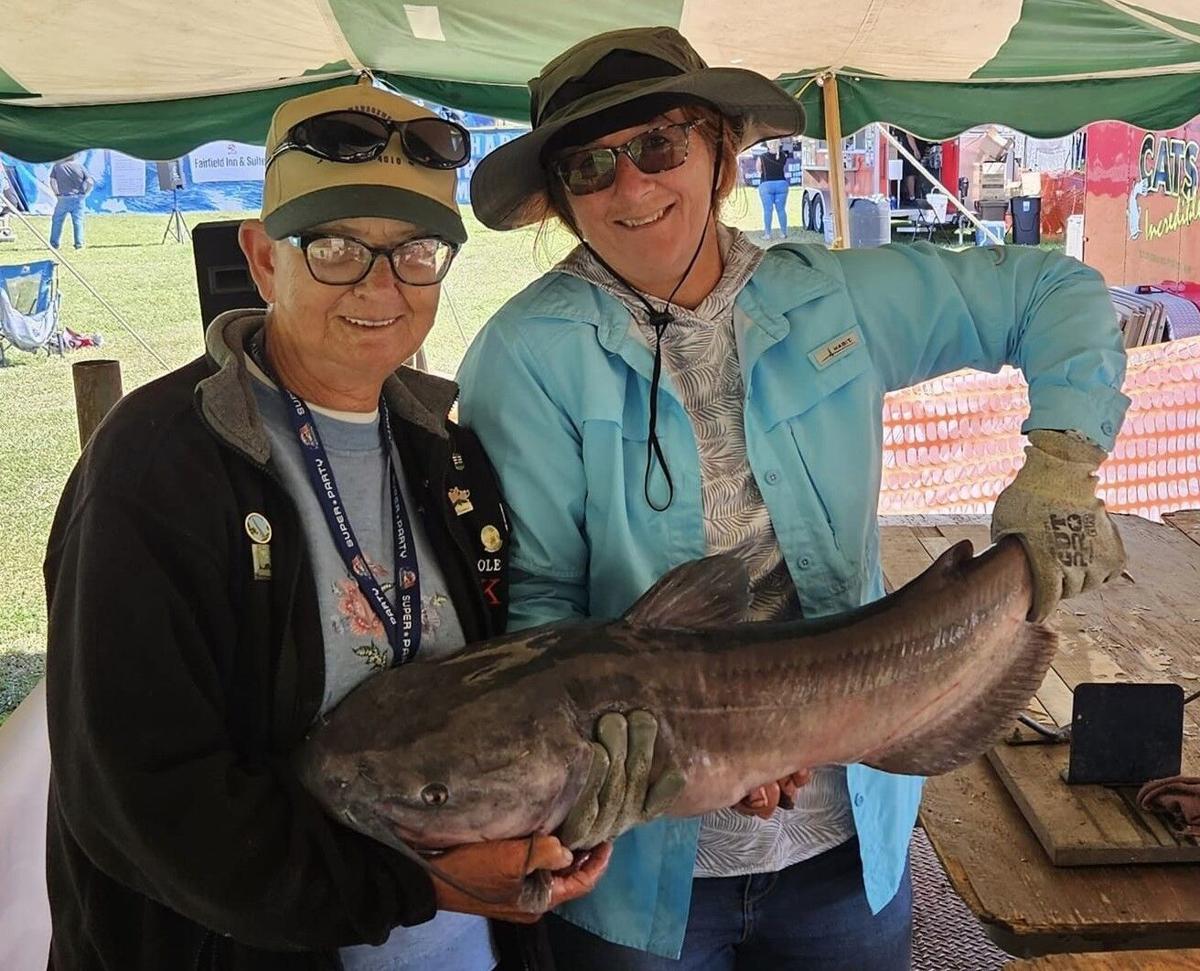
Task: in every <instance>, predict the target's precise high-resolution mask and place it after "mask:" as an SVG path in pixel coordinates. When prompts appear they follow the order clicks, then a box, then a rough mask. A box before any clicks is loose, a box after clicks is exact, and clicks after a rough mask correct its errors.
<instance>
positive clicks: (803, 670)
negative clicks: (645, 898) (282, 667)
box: [297, 537, 1056, 849]
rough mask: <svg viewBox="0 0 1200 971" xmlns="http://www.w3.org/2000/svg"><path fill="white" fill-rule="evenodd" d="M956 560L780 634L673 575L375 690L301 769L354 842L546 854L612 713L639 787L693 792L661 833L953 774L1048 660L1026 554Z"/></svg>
mask: <svg viewBox="0 0 1200 971" xmlns="http://www.w3.org/2000/svg"><path fill="white" fill-rule="evenodd" d="M971 552H972V551H971V544H970V543H966V542H964V543H960V544H958V545H957V546H955V547H953V548H952V549H950V550H948V551H947V552H946V553H944V554H943V555H942V556H941V557H940V558H939V559H938V560H937V562H936V563H934V564H933V565H932V566H930V568H929V569H928V570H926V571H925V572H924V573H922V574H921V575H920V576H919V577H917V578H916V579H914V580H913V581H912V582H911V583H909V584H908V585H906V586H905V587H903V588H902V589H900V590H898V591H896V592H895V593H893V594H892V595H890V596H888V597H885V598H884V599H882V600H880V601H877V602H876V603H874V604H869V605H867V606H865V607H861V608H859V609H857V610H854V611H849V612H847V613H843V614H838V615H836V616H831V617H827V618H822V619H819V620H806V621H798V622H789V623H731V622H730V620H729V618H730V617H733V616H741V615H742V611H744V609H745V606H746V604H747V602H748V597H749V594H748V590H747V583H746V578H745V571H744V568H743V567H742V566H741V564H740V562H738V561H737V559H736V557H733V556H729V555H725V556H717V557H709V558H707V559H705V560H698V561H695V562H693V563H690V564H684V565H683V566H681V567H679V568H677V569H676V570H673V571H671V573H669V574H667V576H666V577H664V578H663V579H662V580H661V581H660V582H659V584H657V585H656V586H655V587H654V588H653V589H652V590H651V591H650V592H649V593H647V594H646V595H645V596H644V597H643V598H642V599H641V600H639V601H638V603H637V604H635V605H634V607H633V608H631V610H630V611H629V613H627V614H626V616H625V617H624V618H622V619H621V620H618V621H612V622H596V621H592V622H578V623H561V624H553V625H548V626H546V627H541V628H536V629H534V630H529V631H522V632H520V633H518V634H513V635H509V636H506V637H503V638H498V639H496V640H492V641H487V642H484V643H481V644H477V645H472V646H469V647H467V648H466V649H464V650H463V651H462V652H461V653H459V654H457V655H455V656H453V657H450V658H446V659H443V660H440V661H436V662H428V663H416V664H409V665H405V666H404V667H403V668H395V669H391V670H389V671H387V672H384V673H382V674H380V675H377V676H376V677H374V678H372V679H370V680H368V681H366V682H365V683H364V684H363V685H362V686H360V687H359V688H357V689H356V690H355V691H353V692H351V694H350V695H348V696H347V698H346V699H345V700H344V701H343V702H342V703H341V704H340V705H339V706H338V707H337V708H336V709H335V710H334V711H333V712H331V713H330V715H329V717H328V719H327V721H326V722H325V723H324V724H322V725H319V726H318V727H316V728H315V729H314V731H313V733H312V734H311V736H310V738H309V740H308V741H307V742H306V743H305V745H304V746H303V747H302V748H301V751H300V752H299V753H298V760H297V765H298V769H299V772H300V775H301V778H302V780H303V781H304V782H305V784H306V785H307V787H308V788H309V789H310V791H312V792H313V794H314V795H315V796H316V798H317V799H318V800H319V801H320V802H321V803H322V805H323V806H324V807H325V808H326V810H327V811H329V812H330V813H331V814H332V815H334V816H335V817H337V818H339V819H341V820H343V821H344V822H345V823H346V824H347V825H350V826H352V827H353V828H356V829H358V830H360V831H362V832H364V833H366V834H367V835H370V836H373V837H374V838H376V839H378V840H381V841H382V842H385V843H390V844H393V845H396V844H398V843H406V844H408V845H410V846H417V847H421V848H426V849H435V848H444V847H449V846H455V845H459V844H462V843H469V842H475V841H478V840H484V839H504V838H512V837H521V836H526V835H528V834H530V833H535V832H537V833H550V832H553V831H554V830H555V829H556V828H557V827H558V826H559V825H560V824H561V823H562V821H563V819H564V817H565V816H566V813H567V811H568V810H569V809H570V807H571V806H572V804H573V803H574V801H575V799H576V798H577V797H578V795H579V793H580V791H581V789H582V787H583V785H584V782H585V780H586V777H587V772H588V768H589V767H590V764H591V758H592V754H591V753H592V749H591V746H590V744H589V742H590V741H591V740H592V739H593V738H594V737H595V724H596V721H597V720H598V719H599V717H600V716H601V715H602V714H604V713H606V712H609V711H619V712H629V711H633V710H637V709H644V710H646V711H649V712H652V713H653V714H654V715H655V716H656V717H657V718H658V721H659V737H658V742H657V745H656V747H655V761H654V766H653V767H652V770H651V778H652V779H653V778H657V777H658V776H659V775H661V773H662V772H664V771H666V770H668V769H678V770H679V771H681V772H682V773H683V775H684V778H685V780H686V784H685V786H684V789H683V791H682V792H681V794H680V796H679V797H678V799H677V801H676V802H675V803H674V804H673V805H672V806H671V809H670V815H672V816H694V815H700V814H702V813H705V812H709V811H711V810H714V809H719V808H721V807H725V806H730V805H733V804H734V803H736V802H738V801H739V800H740V799H741V798H742V797H743V796H745V794H746V793H747V792H748V791H749V790H750V789H752V788H753V787H755V786H757V785H760V784H762V783H764V782H766V781H769V780H771V779H777V778H782V777H783V776H785V775H787V774H788V773H791V772H794V771H797V770H800V769H805V768H814V767H817V766H821V765H830V764H839V763H840V764H849V763H854V762H864V763H866V764H869V765H873V766H875V767H877V768H880V769H884V770H886V771H889V772H897V773H904V774H914V775H934V774H938V773H942V772H947V771H950V770H952V769H954V768H957V767H959V766H961V765H964V764H966V763H967V762H969V761H971V760H972V759H974V758H976V757H978V756H979V755H980V754H982V753H983V752H984V751H986V750H987V749H988V748H989V747H990V746H991V744H992V743H993V742H994V741H995V740H997V739H998V738H999V736H1000V735H1002V734H1003V733H1004V731H1005V729H1006V727H1007V726H1008V725H1009V724H1010V723H1011V721H1012V719H1013V718H1014V717H1015V716H1016V714H1017V713H1018V712H1020V711H1021V710H1022V709H1023V708H1024V706H1025V705H1026V704H1027V703H1028V701H1029V699H1030V698H1031V697H1032V696H1033V694H1034V692H1035V691H1036V690H1037V688H1038V686H1039V685H1040V684H1041V682H1042V679H1043V677H1044V676H1045V673H1046V669H1047V668H1048V667H1049V665H1050V661H1051V659H1052V658H1053V656H1054V652H1055V649H1056V642H1055V637H1054V635H1053V634H1052V633H1051V632H1050V631H1048V630H1047V629H1046V628H1044V627H1041V626H1039V625H1035V624H1030V623H1027V622H1026V620H1025V617H1026V615H1027V613H1028V611H1029V609H1030V606H1031V604H1032V600H1033V588H1032V579H1031V576H1030V572H1029V563H1028V560H1027V558H1026V556H1025V552H1024V549H1023V547H1022V545H1021V542H1020V541H1019V540H1018V539H1017V538H1016V537H1008V538H1006V539H1004V540H1001V542H1000V543H999V544H997V545H996V546H993V547H991V548H989V549H988V550H987V551H986V552H984V553H983V554H982V555H980V556H978V557H974V558H972V555H971ZM696 628H701V629H696Z"/></svg>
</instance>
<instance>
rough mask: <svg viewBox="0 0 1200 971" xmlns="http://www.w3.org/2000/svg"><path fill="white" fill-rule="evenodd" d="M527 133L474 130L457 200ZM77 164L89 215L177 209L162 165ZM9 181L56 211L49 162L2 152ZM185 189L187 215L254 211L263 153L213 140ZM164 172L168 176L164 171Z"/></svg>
mask: <svg viewBox="0 0 1200 971" xmlns="http://www.w3.org/2000/svg"><path fill="white" fill-rule="evenodd" d="M523 131H524V129H521V128H514V127H486V128H483V127H481V128H472V130H471V159H472V161H471V162H470V164H468V165H467V166H465V167H464V168H462V169H459V172H458V201H459V204H460V205H461V204H466V203H468V202H469V201H470V196H469V193H468V186H469V184H470V180H471V173H472V172H473V171H474V169H475V165H476V163H477V162H478V160H479V159H481V158H483V156H484V155H486V154H487V153H488V152H490V151H492V150H493V149H494V148H496V147H497V146H499V145H502V144H503V143H504V142H506V141H508V140H510V139H512V138H516V137H517V136H518V135H520V134H522V132H523ZM79 161H80V162H82V163H83V165H84V167H85V168H86V169H87V170H88V172H90V173H91V176H92V178H93V179H95V180H96V187H95V188H94V189H93V190H92V192H91V193H90V194H89V195H88V197H87V202H86V206H87V211H88V213H89V214H90V213H101V214H102V213H123V212H143V213H168V212H170V211H171V209H172V206H173V197H174V194H173V193H172V191H171V186H170V184H169V183H168V184H167V185H165V186H164V185H161V184H160V183H159V171H160V166H159V165H158V164H157V163H155V162H145V161H143V160H141V159H136V158H131V157H130V156H128V155H123V154H121V153H120V152H114V151H110V150H109V149H92V150H89V151H85V152H81V153H80V154H79ZM0 163H3V165H4V169H5V172H6V174H7V175H8V177H9V180H10V181H11V182H13V183H14V184H15V185H16V187H17V189H18V191H19V194H20V196H21V197H22V198H23V199H24V200H25V202H26V204H27V206H28V208H29V209H30V211H32V212H35V213H41V214H46V213H50V212H52V211H53V210H54V195H53V193H52V192H51V191H50V170H51V169H52V168H53V166H52V165H50V164H30V163H28V162H22V161H20V160H18V159H14V158H11V157H9V156H7V155H4V154H3V153H0ZM179 169H180V172H181V174H182V182H183V186H184V187H183V188H182V189H180V190H179V191H178V199H179V208H180V209H182V210H184V211H187V212H213V211H226V212H228V211H240V210H255V209H258V208H260V206H261V205H262V177H263V149H262V146H261V145H245V144H243V143H241V142H210V143H209V144H207V145H202V146H201V147H200V148H198V149H196V150H195V151H194V152H190V153H189V154H187V155H185V156H184V157H183V158H181V159H180V160H179ZM164 174H165V173H164Z"/></svg>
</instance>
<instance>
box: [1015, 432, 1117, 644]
mask: <svg viewBox="0 0 1200 971" xmlns="http://www.w3.org/2000/svg"><path fill="white" fill-rule="evenodd" d="M1105 458H1107V453H1106V452H1105V451H1104V449H1102V448H1100V447H1099V446H1098V445H1095V444H1094V443H1093V442H1092V441H1091V440H1090V439H1087V438H1085V437H1084V436H1083V435H1081V434H1079V433H1078V432H1061V431H1050V430H1047V429H1036V430H1034V431H1031V432H1030V433H1029V445H1027V446H1026V448H1025V464H1024V465H1023V466H1022V467H1021V471H1020V472H1018V473H1017V477H1016V478H1015V479H1013V481H1012V482H1011V483H1010V484H1009V486H1008V488H1006V489H1005V490H1004V491H1003V492H1001V493H1000V495H999V496H997V498H996V508H995V509H994V510H993V512H992V539H993V540H999V539H1000V538H1001V537H1002V536H1007V535H1008V534H1009V533H1017V534H1019V535H1020V537H1021V539H1022V541H1023V543H1024V546H1025V552H1026V554H1027V555H1028V557H1029V565H1030V568H1031V569H1032V572H1033V607H1032V608H1031V609H1030V611H1029V619H1030V620H1031V621H1041V620H1044V619H1045V618H1046V617H1047V616H1049V615H1050V613H1051V612H1052V611H1053V610H1054V608H1055V606H1056V605H1057V604H1058V601H1059V600H1060V599H1063V600H1065V599H1067V598H1068V597H1075V596H1078V595H1079V594H1080V593H1083V592H1084V591H1087V590H1092V589H1094V588H1096V587H1098V586H1100V584H1102V583H1106V582H1107V581H1109V580H1111V579H1113V577H1115V576H1117V575H1119V574H1120V572H1121V569H1122V567H1124V565H1125V548H1124V546H1122V545H1121V537H1120V535H1119V534H1118V533H1117V527H1116V525H1115V524H1114V523H1113V521H1112V520H1111V519H1109V517H1108V513H1107V512H1106V511H1105V509H1104V503H1103V502H1101V501H1100V499H1098V498H1097V497H1096V487H1097V486H1098V484H1099V480H1098V479H1097V478H1096V469H1097V468H1099V466H1100V463H1101V462H1103V461H1104V459H1105Z"/></svg>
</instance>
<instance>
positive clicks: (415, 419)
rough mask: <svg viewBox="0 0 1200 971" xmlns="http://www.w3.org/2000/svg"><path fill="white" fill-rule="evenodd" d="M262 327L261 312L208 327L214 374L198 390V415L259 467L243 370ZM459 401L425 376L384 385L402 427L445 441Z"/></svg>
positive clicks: (261, 433) (266, 449)
mask: <svg viewBox="0 0 1200 971" xmlns="http://www.w3.org/2000/svg"><path fill="white" fill-rule="evenodd" d="M265 322H266V314H264V313H263V312H262V311H261V310H230V311H227V312H226V313H223V314H221V315H220V316H219V317H217V318H216V319H215V320H214V321H213V322H212V323H211V324H209V326H208V330H207V332H206V333H205V336H204V342H205V345H206V349H207V350H208V355H209V357H210V358H211V359H212V360H213V362H214V363H215V364H216V367H217V370H216V373H215V374H212V375H210V376H209V377H207V378H205V379H204V380H202V381H200V382H199V383H198V384H197V385H196V400H197V403H198V406H199V408H200V413H201V414H202V415H203V416H204V418H205V420H206V421H207V422H208V423H209V425H210V426H211V427H212V428H213V429H214V430H215V431H216V433H217V434H218V435H220V436H221V437H222V438H223V439H224V440H225V441H226V442H228V443H229V444H230V445H232V446H233V447H234V448H236V449H238V450H239V451H241V452H244V453H245V454H246V455H248V456H249V457H250V458H252V459H253V460H254V461H256V462H258V463H259V464H260V465H265V464H266V463H267V461H268V459H270V457H271V445H270V442H269V440H268V439H267V433H266V430H265V429H264V428H263V424H262V418H261V417H260V416H259V413H258V404H257V403H256V402H255V400H254V392H253V390H252V389H251V386H250V381H251V380H252V379H251V377H250V374H249V372H248V371H247V370H246V363H245V360H246V342H247V341H248V340H249V339H250V337H251V336H253V335H254V334H255V333H257V331H258V330H259V329H260V328H261V327H262V326H263V324H264V323H265ZM457 397H458V385H457V384H455V383H454V382H453V381H447V380H446V379H445V378H439V377H437V376H436V375H433V374H426V373H425V372H424V371H414V370H413V369H412V368H407V367H402V368H400V369H399V370H397V371H396V372H395V373H394V374H392V375H391V376H389V377H388V379H387V380H386V381H385V382H384V384H383V398H384V401H385V402H386V404H387V407H388V411H389V412H391V413H392V414H393V415H395V416H396V417H397V418H399V419H400V420H401V421H406V422H409V423H410V424H413V425H416V426H417V427H418V428H421V429H424V430H425V431H427V432H429V433H430V434H431V435H437V436H438V437H439V438H446V437H447V433H446V416H447V414H448V413H449V411H450V407H451V405H453V404H454V400H455V399H456V398H457Z"/></svg>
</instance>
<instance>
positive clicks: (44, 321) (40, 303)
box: [0, 260, 63, 366]
mask: <svg viewBox="0 0 1200 971" xmlns="http://www.w3.org/2000/svg"><path fill="white" fill-rule="evenodd" d="M57 270H58V264H57V263H55V262H54V261H53V260H38V261H37V262H34V263H22V264H19V265H17V266H0V366H3V365H5V364H7V363H8V360H7V358H6V357H5V351H6V350H7V349H8V348H9V347H15V348H18V349H19V350H22V351H28V352H29V353H31V354H36V353H37V352H38V351H45V352H46V355H47V356H49V355H50V354H52V353H53V352H55V351H57V352H58V353H59V354H62V351H63V334H62V328H61V326H60V325H59V319H58V303H59V296H60V295H59V292H58V275H57Z"/></svg>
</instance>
